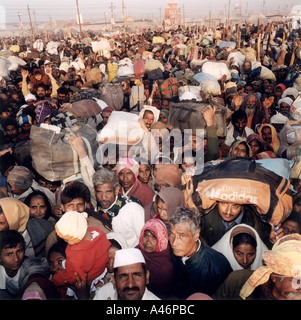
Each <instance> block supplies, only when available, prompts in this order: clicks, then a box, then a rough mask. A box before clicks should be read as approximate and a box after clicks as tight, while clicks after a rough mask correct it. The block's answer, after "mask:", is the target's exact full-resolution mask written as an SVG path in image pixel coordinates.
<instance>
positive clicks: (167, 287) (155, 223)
mask: <svg viewBox="0 0 301 320" xmlns="http://www.w3.org/2000/svg"><path fill="white" fill-rule="evenodd" d="M138 248H139V249H140V251H141V252H142V254H143V256H144V259H145V262H146V266H147V268H148V270H149V272H150V281H149V285H148V289H149V290H150V291H152V292H153V293H154V294H155V295H157V296H158V297H159V298H161V299H167V298H169V297H170V296H171V293H172V278H173V264H172V258H171V248H170V245H169V242H168V232H167V229H166V227H165V225H164V223H163V222H162V221H160V220H159V219H151V220H149V221H147V222H146V223H145V225H144V226H143V228H142V230H141V233H140V237H139V245H138Z"/></svg>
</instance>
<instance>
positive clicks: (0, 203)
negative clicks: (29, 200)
mask: <svg viewBox="0 0 301 320" xmlns="http://www.w3.org/2000/svg"><path fill="white" fill-rule="evenodd" d="M0 208H1V209H2V211H3V213H4V215H5V218H6V220H7V223H8V225H9V230H16V231H18V232H24V231H25V229H26V225H27V222H28V219H29V207H28V206H27V205H26V204H25V203H23V202H22V201H20V200H17V199H14V198H10V197H7V198H2V199H0Z"/></svg>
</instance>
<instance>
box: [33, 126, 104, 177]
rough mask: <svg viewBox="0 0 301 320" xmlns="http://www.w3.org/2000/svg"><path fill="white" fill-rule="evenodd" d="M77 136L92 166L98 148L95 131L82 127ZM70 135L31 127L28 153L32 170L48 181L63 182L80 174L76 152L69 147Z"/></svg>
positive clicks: (89, 127) (88, 127)
mask: <svg viewBox="0 0 301 320" xmlns="http://www.w3.org/2000/svg"><path fill="white" fill-rule="evenodd" d="M77 134H79V135H80V136H81V137H82V138H83V140H84V142H85V147H86V151H87V154H88V155H89V158H90V161H92V163H93V165H94V164H96V161H95V155H96V151H97V148H98V143H97V141H96V135H97V131H96V130H95V129H94V128H92V127H91V126H89V125H85V126H84V127H82V128H81V129H80V130H79V131H78V132H77ZM69 135H70V133H68V132H64V131H63V130H62V131H61V132H59V133H56V132H55V131H53V130H49V129H45V128H43V127H37V126H32V127H31V131H30V153H31V156H32V165H33V168H34V169H35V170H36V171H37V172H38V173H39V174H40V175H41V176H42V177H44V178H45V179H47V180H49V181H57V180H63V179H64V178H67V177H69V176H72V175H74V174H76V173H79V172H80V163H79V158H78V155H77V152H76V151H75V150H74V149H73V148H72V147H71V145H70V143H69V141H68V137H69Z"/></svg>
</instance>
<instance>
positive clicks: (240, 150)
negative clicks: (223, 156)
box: [229, 140, 252, 158]
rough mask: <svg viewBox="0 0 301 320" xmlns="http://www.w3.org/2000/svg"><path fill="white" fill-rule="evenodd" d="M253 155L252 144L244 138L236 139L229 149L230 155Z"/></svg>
mask: <svg viewBox="0 0 301 320" xmlns="http://www.w3.org/2000/svg"><path fill="white" fill-rule="evenodd" d="M251 156H252V151H251V148H250V146H249V145H248V144H247V142H246V141H244V140H236V141H234V142H233V143H232V144H231V146H230V150H229V157H243V158H249V157H251Z"/></svg>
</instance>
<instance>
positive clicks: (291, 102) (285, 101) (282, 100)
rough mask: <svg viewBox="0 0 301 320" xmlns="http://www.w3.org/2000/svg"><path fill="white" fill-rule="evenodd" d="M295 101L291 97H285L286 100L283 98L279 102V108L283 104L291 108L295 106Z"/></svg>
mask: <svg viewBox="0 0 301 320" xmlns="http://www.w3.org/2000/svg"><path fill="white" fill-rule="evenodd" d="M293 102H294V101H293V100H292V99H291V98H289V97H285V98H282V99H280V100H279V101H278V106H279V107H280V105H281V103H286V104H288V105H289V106H291V105H292V104H293Z"/></svg>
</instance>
